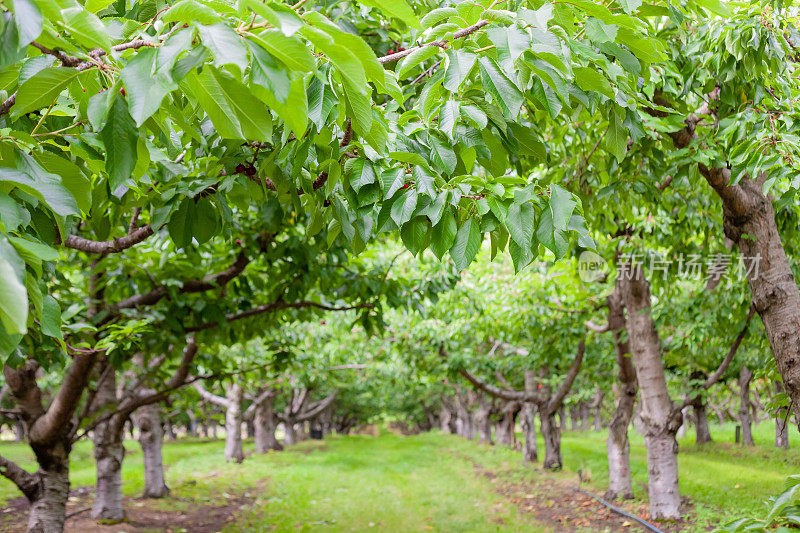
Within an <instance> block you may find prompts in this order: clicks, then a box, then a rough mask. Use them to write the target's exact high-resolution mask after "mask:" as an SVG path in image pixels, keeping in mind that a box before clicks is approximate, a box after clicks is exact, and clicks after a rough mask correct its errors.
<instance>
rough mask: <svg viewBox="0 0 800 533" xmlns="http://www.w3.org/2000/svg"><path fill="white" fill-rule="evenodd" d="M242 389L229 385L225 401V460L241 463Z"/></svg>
mask: <svg viewBox="0 0 800 533" xmlns="http://www.w3.org/2000/svg"><path fill="white" fill-rule="evenodd" d="M242 398H243V392H242V387H241V386H240V385H239V384H238V383H233V384H231V385H229V386H228V387H227V389H226V395H225V399H226V400H227V404H226V405H225V460H226V461H229V462H230V461H233V462H234V463H241V462H242V461H244V451H243V450H242Z"/></svg>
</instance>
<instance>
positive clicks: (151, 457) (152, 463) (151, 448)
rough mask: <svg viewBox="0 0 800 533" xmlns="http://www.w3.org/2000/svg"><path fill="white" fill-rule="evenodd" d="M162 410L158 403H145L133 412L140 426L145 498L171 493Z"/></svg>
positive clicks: (143, 494)
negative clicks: (165, 478) (164, 444)
mask: <svg viewBox="0 0 800 533" xmlns="http://www.w3.org/2000/svg"><path fill="white" fill-rule="evenodd" d="M148 392H155V391H152V390H150V391H148ZM160 412H161V410H160V409H159V407H158V404H155V403H153V404H148V405H143V406H142V407H140V408H138V409H137V410H136V411H134V413H133V420H134V422H135V424H136V426H137V427H138V428H139V446H141V448H142V460H143V462H144V492H143V493H142V496H143V497H144V498H164V497H165V496H167V495H168V494H169V488H168V487H167V483H166V482H165V481H164V460H163V456H162V452H161V445H162V443H163V440H164V433H163V430H162V429H161V415H160Z"/></svg>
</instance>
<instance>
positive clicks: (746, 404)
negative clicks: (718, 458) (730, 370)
mask: <svg viewBox="0 0 800 533" xmlns="http://www.w3.org/2000/svg"><path fill="white" fill-rule="evenodd" d="M752 379H753V372H752V371H751V370H750V369H749V368H747V367H746V366H744V365H742V368H740V369H739V424H740V425H741V426H742V444H743V445H744V446H753V445H755V442H753V428H752V426H751V419H750V380H752Z"/></svg>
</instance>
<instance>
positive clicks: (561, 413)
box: [558, 403, 567, 431]
mask: <svg viewBox="0 0 800 533" xmlns="http://www.w3.org/2000/svg"><path fill="white" fill-rule="evenodd" d="M558 422H559V426H558V428H559V429H560V430H561V431H566V430H567V408H566V407H565V406H564V404H563V403H562V404H561V407H559V408H558Z"/></svg>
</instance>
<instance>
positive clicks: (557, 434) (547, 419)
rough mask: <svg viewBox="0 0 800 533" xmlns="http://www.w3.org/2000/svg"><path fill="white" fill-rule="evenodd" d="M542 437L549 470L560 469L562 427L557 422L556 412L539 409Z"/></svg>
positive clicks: (545, 463)
mask: <svg viewBox="0 0 800 533" xmlns="http://www.w3.org/2000/svg"><path fill="white" fill-rule="evenodd" d="M539 420H540V423H541V429H542V437H544V463H543V464H542V466H543V467H544V468H546V469H547V470H560V469H561V467H562V466H563V462H562V460H561V428H560V427H559V426H558V424H556V418H555V413H547V412H546V411H543V410H540V411H539Z"/></svg>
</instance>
